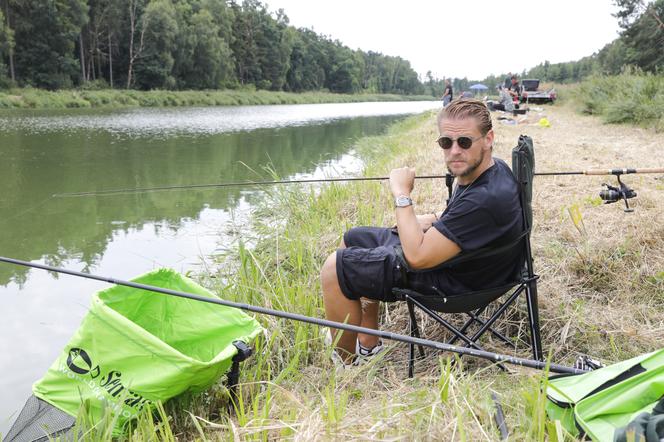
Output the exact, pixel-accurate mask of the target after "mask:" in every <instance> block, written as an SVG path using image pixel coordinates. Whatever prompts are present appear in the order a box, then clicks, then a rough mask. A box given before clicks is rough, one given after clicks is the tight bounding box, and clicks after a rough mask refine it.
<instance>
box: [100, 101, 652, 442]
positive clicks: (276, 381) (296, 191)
mask: <svg viewBox="0 0 664 442" xmlns="http://www.w3.org/2000/svg"><path fill="white" fill-rule="evenodd" d="M546 112H547V117H548V118H549V120H550V121H551V123H552V126H551V128H542V127H539V126H538V125H536V124H533V125H519V126H507V125H501V124H500V123H499V122H498V121H495V122H494V123H495V124H496V132H497V144H496V147H495V154H496V156H498V157H501V158H505V159H509V158H510V150H511V148H512V147H513V146H514V144H515V142H516V139H517V138H518V135H519V134H520V133H527V134H528V135H531V136H532V137H533V139H534V140H535V146H536V152H537V155H538V158H537V165H538V170H539V171H547V170H570V169H578V168H585V167H589V166H595V167H603V168H610V167H617V166H623V164H622V163H620V164H615V161H616V155H617V153H620V154H621V155H622V156H621V159H624V160H625V161H628V162H630V163H629V164H635V165H640V164H639V163H637V162H636V161H637V160H638V159H639V158H648V153H649V154H650V155H651V157H652V156H656V157H658V158H664V155H661V154H662V153H664V152H662V150H663V149H664V148H662V147H661V146H659V147H658V145H657V144H656V142H657V139H658V138H657V137H658V136H657V135H655V134H650V133H644V132H645V131H641V130H637V129H633V128H629V127H622V126H604V125H602V124H601V123H600V122H599V121H597V119H596V118H591V117H583V116H581V117H579V116H578V115H577V114H575V113H574V112H573V111H572V110H570V109H567V108H566V107H559V106H554V107H547V108H546ZM538 117H539V116H538ZM536 121H537V119H534V122H536ZM435 135H436V134H435V123H434V115H433V114H426V115H422V116H417V117H412V118H409V119H407V120H405V121H403V122H401V123H398V124H397V125H395V126H393V127H392V128H391V130H390V131H389V133H387V134H386V135H384V136H379V137H371V138H365V139H362V140H361V141H360V142H358V143H357V145H356V146H355V148H356V150H357V152H359V154H360V155H361V156H362V157H363V158H364V159H365V160H366V164H368V166H367V168H366V170H365V171H364V173H365V174H366V175H374V176H375V175H385V173H386V171H387V170H389V169H390V168H392V167H395V166H402V165H412V166H415V167H416V168H417V171H418V173H419V174H425V173H436V172H440V171H441V159H442V154H441V152H440V149H439V148H436V147H435V145H434V142H433V140H434V139H435ZM612 140H613V141H612ZM615 140H619V141H615ZM631 161H634V163H631ZM662 161H664V160H662ZM508 162H509V161H508ZM652 166H653V167H661V166H662V163H661V162H660V163H658V164H654V165H652ZM603 181H607V178H606V177H597V178H595V177H589V178H586V179H584V178H578V177H556V178H547V179H541V180H540V179H539V178H538V181H536V183H535V190H534V197H533V198H534V201H533V205H534V231H533V239H532V241H533V250H534V251H533V254H534V257H535V270H536V272H537V273H539V274H540V275H541V279H540V280H539V294H540V300H539V305H540V315H541V321H542V333H543V343H544V348H545V351H546V352H548V353H549V354H550V357H551V359H552V360H554V361H555V362H557V363H562V364H565V365H570V364H571V363H572V362H573V361H574V360H575V359H576V357H577V356H578V355H579V354H589V355H592V356H594V357H597V358H600V359H602V360H603V361H604V362H607V363H610V362H615V361H618V360H622V359H625V358H627V357H630V356H634V355H637V354H640V353H643V352H646V351H651V350H654V349H656V348H658V347H660V346H661V342H662V341H663V340H664V321H663V319H662V318H664V307H663V305H664V254H663V253H662V250H664V230H663V227H662V226H664V222H662V220H663V219H664V205H663V204H661V202H662V201H661V190H662V183H661V181H658V180H657V179H656V177H655V176H645V175H644V176H639V177H638V179H634V180H633V181H631V183H632V184H633V185H634V186H635V187H636V188H637V190H638V192H639V197H638V198H637V199H635V200H632V201H634V204H635V206H636V212H635V213H633V214H625V213H624V212H622V210H621V209H620V207H617V206H616V205H614V206H600V205H598V204H597V198H596V196H592V195H596V190H598V189H599V184H600V183H601V182H603ZM389 195H390V193H389V190H388V188H387V185H386V184H385V183H376V182H365V183H349V184H346V185H337V184H333V185H328V186H321V187H317V186H310V187H300V186H289V187H280V188H273V189H271V193H270V194H269V198H268V199H267V201H266V202H265V204H264V206H263V207H261V208H259V209H257V210H256V212H255V213H254V216H253V217H252V223H253V224H252V229H251V230H252V232H253V236H252V237H246V236H245V237H243V238H242V240H241V241H240V240H238V243H236V244H229V245H228V257H227V258H228V259H226V260H225V261H224V263H223V264H221V263H220V265H219V266H218V268H219V270H216V271H211V272H210V273H209V274H204V275H200V276H199V279H200V280H201V282H202V283H203V284H204V285H205V286H207V287H211V288H214V289H215V290H217V291H218V292H219V293H220V294H221V296H222V297H223V298H225V299H229V300H234V301H239V302H247V303H252V304H257V305H263V306H267V307H270V308H275V309H280V310H285V311H290V312H296V313H300V314H305V315H310V316H315V317H323V310H322V302H321V298H320V283H319V279H318V274H319V270H320V266H321V264H322V263H323V261H324V259H325V258H326V256H327V255H328V254H329V253H331V252H332V251H333V250H334V249H335V248H336V246H337V244H338V243H339V240H340V237H341V234H342V232H343V231H344V230H346V229H347V228H349V227H351V226H356V225H390V224H393V223H394V209H393V205H392V200H391V198H390V197H389ZM444 195H445V191H444V185H443V183H441V182H440V181H434V180H432V181H430V182H419V181H418V183H417V186H416V192H415V193H414V195H413V196H414V199H415V204H416V207H417V211H418V213H427V212H431V211H432V210H434V209H440V208H441V206H442V200H443V199H444ZM245 244H251V247H248V246H245ZM221 281H224V282H223V283H222V282H221ZM407 318H408V314H407V309H406V308H405V306H404V305H402V304H392V305H389V306H385V308H384V309H383V311H382V313H381V322H382V324H383V328H385V329H387V330H390V331H393V332H398V333H407V330H408V320H407ZM257 319H258V320H259V321H260V322H261V323H262V324H263V326H264V327H265V328H266V330H267V333H266V335H265V336H264V337H261V339H260V342H258V343H257V345H256V354H255V356H254V357H252V358H251V359H250V360H249V361H247V362H246V363H244V367H243V371H242V374H241V383H242V387H241V401H240V403H239V404H238V407H237V411H236V413H235V414H234V415H231V414H229V413H227V411H226V406H227V403H228V396H227V392H226V390H225V389H224V388H223V387H222V386H217V387H215V388H213V389H211V390H209V391H207V392H206V393H204V394H202V395H197V396H193V397H186V398H178V399H176V400H173V401H171V402H169V403H168V404H167V405H166V410H165V411H164V412H163V413H162V414H163V415H168V416H169V418H168V419H162V423H160V424H154V423H153V422H152V421H151V420H149V419H145V420H142V421H141V422H140V423H139V427H138V431H137V433H136V435H135V436H134V438H133V439H134V440H142V439H144V438H150V439H161V440H174V439H175V438H178V439H179V440H193V439H198V440H261V441H263V440H279V439H295V440H341V439H343V440H499V434H498V431H497V429H496V427H495V423H494V421H493V415H494V413H495V406H494V403H493V401H492V399H491V392H492V391H495V392H496V394H497V397H498V399H499V401H500V403H501V404H502V407H503V409H504V411H505V415H506V421H507V425H508V427H509V430H510V435H511V438H510V439H511V440H519V441H521V440H537V441H539V440H550V441H561V440H571V438H569V437H566V436H565V435H564V434H563V433H562V429H561V428H560V427H558V426H556V424H555V423H553V422H549V421H547V419H546V417H545V413H544V404H545V400H544V395H543V393H542V390H541V388H540V387H541V385H542V381H543V379H544V376H545V374H544V373H541V372H538V371H534V370H527V369H521V368H511V369H510V372H504V371H501V370H500V369H498V368H496V367H495V366H493V365H491V364H490V363H488V362H486V361H482V360H477V359H472V358H464V359H463V360H461V361H460V362H459V363H457V364H451V359H450V355H448V354H438V353H435V352H428V353H427V357H426V358H425V359H424V360H422V361H418V365H417V372H416V377H415V378H413V379H407V378H406V368H407V347H406V346H405V345H402V344H396V343H389V348H388V351H387V352H386V353H385V354H383V355H382V356H381V357H380V358H378V359H376V360H375V361H372V362H371V363H370V364H369V365H366V366H362V367H359V368H357V369H355V370H351V371H348V372H345V373H342V374H336V373H335V370H334V368H333V364H332V363H331V361H330V358H329V355H330V351H331V350H330V349H329V348H327V347H326V346H325V345H324V344H323V338H322V330H321V329H319V328H317V327H315V326H312V325H306V324H302V323H298V322H293V321H287V320H282V319H277V318H273V317H268V316H258V317H257ZM457 319H460V318H457ZM526 320H527V316H526V314H525V306H524V305H521V308H520V309H519V310H518V311H514V312H513V313H511V315H510V320H509V321H508V322H507V323H504V324H503V327H504V328H502V331H504V332H506V333H509V335H510V336H516V344H517V345H516V348H513V347H508V346H506V345H505V344H502V343H501V342H500V341H497V340H495V339H492V337H491V336H485V338H484V339H483V340H482V345H483V346H484V347H485V348H486V349H488V350H492V351H498V352H501V353H508V354H515V355H518V356H522V357H524V356H525V357H527V356H528V355H529V353H528V351H527V350H526V346H525V344H524V342H525V341H527V339H528V337H527V336H525V325H524V324H525V321H526ZM456 322H457V323H458V320H457V321H456ZM422 325H423V327H422V329H423V332H424V336H425V337H427V338H433V339H446V338H449V336H446V335H445V334H443V333H442V332H441V331H440V329H439V327H435V326H434V324H432V322H431V321H430V320H429V321H427V320H425V321H424V322H423V323H422ZM90 434H93V433H90ZM105 434H106V433H104V430H103V428H102V429H101V430H100V432H99V433H98V436H99V437H98V438H99V439H104V435H105ZM90 440H95V437H92V438H91V439H90Z"/></svg>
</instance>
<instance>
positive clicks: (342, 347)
mask: <svg viewBox="0 0 664 442" xmlns="http://www.w3.org/2000/svg"><path fill="white" fill-rule="evenodd" d="M336 262H337V254H336V252H335V253H332V254H331V255H330V256H329V257H328V258H327V260H326V261H325V264H323V268H322V269H321V274H320V276H321V285H322V287H323V303H324V304H325V317H326V318H327V319H329V320H330V321H335V322H346V323H347V324H352V325H360V323H361V321H362V304H361V303H360V301H354V300H351V299H348V298H346V296H344V294H343V293H342V292H341V288H340V287H339V280H338V279H337V266H336ZM331 331H332V337H333V338H335V337H336V333H337V332H338V330H337V329H331ZM356 340H357V333H353V332H349V331H344V332H342V335H341V338H339V341H338V342H337V347H336V348H337V353H339V356H341V357H342V358H343V359H344V361H346V362H351V361H352V360H353V358H354V357H355V342H356Z"/></svg>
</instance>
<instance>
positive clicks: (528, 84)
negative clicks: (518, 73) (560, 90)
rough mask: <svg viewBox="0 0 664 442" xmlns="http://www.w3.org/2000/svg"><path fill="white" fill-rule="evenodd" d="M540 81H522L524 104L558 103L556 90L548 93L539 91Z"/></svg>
mask: <svg viewBox="0 0 664 442" xmlns="http://www.w3.org/2000/svg"><path fill="white" fill-rule="evenodd" d="M539 84H540V81H539V80H537V79H530V80H521V97H520V101H521V102H522V103H553V102H554V101H556V98H557V97H556V90H555V89H553V88H552V89H549V90H548V91H541V90H539Z"/></svg>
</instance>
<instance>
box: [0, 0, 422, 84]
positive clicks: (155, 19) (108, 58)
mask: <svg viewBox="0 0 664 442" xmlns="http://www.w3.org/2000/svg"><path fill="white" fill-rule="evenodd" d="M10 86H20V87H25V86H32V87H38V88H45V89H51V90H54V89H62V88H70V87H88V88H106V87H112V88H128V89H130V88H132V89H142V90H149V89H172V90H182V89H221V88H234V87H239V86H244V87H250V88H251V87H255V88H256V89H267V90H274V91H291V92H301V91H318V90H328V91H330V92H340V93H356V92H366V93H381V94H384V93H392V94H422V93H424V92H425V88H424V85H423V84H422V83H421V82H420V81H419V79H418V76H417V73H416V72H415V71H414V70H413V69H412V67H411V66H410V63H409V62H408V61H407V60H404V59H402V58H401V57H393V56H386V55H383V54H380V53H376V52H371V51H370V52H364V51H361V50H352V49H350V48H348V47H346V46H344V45H342V44H341V43H340V42H339V41H336V40H333V39H331V38H329V37H327V36H324V35H319V34H317V33H315V32H314V31H312V30H309V29H295V28H294V27H293V26H290V25H289V21H288V17H287V16H286V14H285V13H284V11H283V10H279V11H277V12H276V13H271V12H270V11H268V10H267V7H266V6H265V5H264V4H262V3H261V2H259V1H258V0H244V1H242V3H238V2H235V1H229V2H227V1H223V0H0V87H10Z"/></svg>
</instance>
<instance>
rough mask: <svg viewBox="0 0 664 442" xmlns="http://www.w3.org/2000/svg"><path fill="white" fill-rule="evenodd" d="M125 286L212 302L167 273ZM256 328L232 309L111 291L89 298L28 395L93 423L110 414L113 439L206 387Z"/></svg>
mask: <svg viewBox="0 0 664 442" xmlns="http://www.w3.org/2000/svg"><path fill="white" fill-rule="evenodd" d="M133 281H134V282H137V283H141V284H147V285H154V286H158V287H162V288H168V289H171V290H177V291H183V292H187V293H193V294H196V295H201V296H206V297H214V295H213V294H212V293H211V292H209V291H208V290H206V289H204V288H203V287H201V286H199V285H198V284H196V283H195V282H193V281H192V280H190V279H189V278H186V277H184V276H182V275H180V274H178V273H177V272H175V271H173V270H168V269H160V270H156V271H153V272H150V273H147V274H145V275H142V276H140V277H138V278H136V279H134V280H133ZM261 330H262V329H261V327H260V325H259V324H258V322H257V321H256V320H255V319H253V318H252V317H250V316H248V315H247V314H245V313H244V312H242V311H241V310H238V309H235V308H231V307H224V306H220V305H216V304H210V303H206V302H201V301H195V300H191V299H186V298H178V297H175V296H168V295H164V294H160V293H154V292H149V291H145V290H139V289H134V288H130V287H125V286H118V285H116V286H113V287H110V288H108V289H106V290H102V291H100V292H98V293H96V294H95V295H94V296H93V299H92V306H91V307H90V310H89V311H88V313H87V314H86V316H85V317H84V318H83V321H82V323H81V325H80V327H79V328H78V330H77V331H76V332H75V334H74V336H73V337H72V338H71V340H70V341H69V343H68V344H67V346H66V347H65V348H64V350H63V351H62V353H61V354H60V357H59V358H58V359H57V360H56V361H55V362H54V363H53V365H52V366H51V367H50V368H49V369H48V371H47V373H46V375H45V376H44V377H43V378H42V379H41V380H39V381H37V382H36V383H35V384H34V385H33V393H34V395H35V396H37V397H38V398H40V399H42V400H44V401H46V402H48V403H50V404H51V405H53V406H55V407H57V408H59V409H60V410H62V411H64V412H66V413H68V414H70V415H72V416H76V415H77V413H78V412H79V409H80V408H81V405H82V403H84V402H85V403H86V406H87V408H88V410H89V414H90V416H91V417H92V418H93V421H98V420H99V419H100V418H101V417H102V416H103V415H104V413H108V410H109V409H110V410H111V411H110V412H111V414H112V415H113V416H114V417H116V418H117V421H116V422H117V424H116V426H115V432H116V434H117V433H119V432H120V431H121V430H122V429H123V427H124V425H125V424H126V423H127V422H128V421H129V420H131V419H132V418H133V417H135V416H136V414H137V413H138V412H139V411H140V410H141V409H143V408H145V407H146V406H148V407H149V406H151V404H153V403H155V402H156V401H166V400H168V399H170V398H172V397H174V396H177V395H179V394H181V393H183V392H185V391H188V390H190V391H194V392H195V391H201V390H203V389H205V388H207V387H209V386H210V385H212V384H213V383H214V382H216V381H217V380H218V379H219V378H220V377H221V376H222V375H224V374H225V373H226V372H227V371H228V370H229V368H230V366H231V363H232V358H233V356H234V355H235V354H236V353H237V351H238V350H237V348H236V347H235V346H234V345H233V342H234V341H237V340H240V341H243V342H244V343H247V344H249V343H250V342H251V341H253V340H254V338H255V337H256V336H257V335H258V334H259V333H260V332H261Z"/></svg>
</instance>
